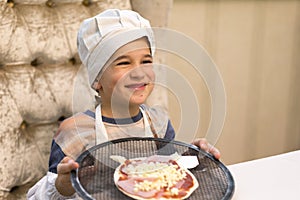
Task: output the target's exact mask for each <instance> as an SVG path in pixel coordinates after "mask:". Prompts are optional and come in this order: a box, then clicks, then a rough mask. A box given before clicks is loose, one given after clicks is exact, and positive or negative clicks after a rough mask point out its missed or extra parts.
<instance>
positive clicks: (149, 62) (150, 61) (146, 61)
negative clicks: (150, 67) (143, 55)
mask: <svg viewBox="0 0 300 200" xmlns="http://www.w3.org/2000/svg"><path fill="white" fill-rule="evenodd" d="M152 63H153V61H152V60H150V59H149V60H143V62H142V64H152Z"/></svg>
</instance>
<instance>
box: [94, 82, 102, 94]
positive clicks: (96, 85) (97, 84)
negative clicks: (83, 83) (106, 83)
mask: <svg viewBox="0 0 300 200" xmlns="http://www.w3.org/2000/svg"><path fill="white" fill-rule="evenodd" d="M92 88H93V89H94V90H96V91H97V92H98V93H99V90H100V89H101V88H102V85H101V83H100V81H99V80H97V79H96V80H95V81H94V83H93V85H92Z"/></svg>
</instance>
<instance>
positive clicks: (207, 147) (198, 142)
mask: <svg viewBox="0 0 300 200" xmlns="http://www.w3.org/2000/svg"><path fill="white" fill-rule="evenodd" d="M192 144H194V145H196V146H198V147H199V148H200V149H202V150H204V151H206V152H208V153H210V154H212V155H213V156H214V157H215V158H216V159H220V157H221V153H220V151H219V150H218V149H217V148H215V147H214V146H212V145H211V144H209V143H208V142H207V140H206V139H205V138H197V139H195V140H194V141H193V142H192Z"/></svg>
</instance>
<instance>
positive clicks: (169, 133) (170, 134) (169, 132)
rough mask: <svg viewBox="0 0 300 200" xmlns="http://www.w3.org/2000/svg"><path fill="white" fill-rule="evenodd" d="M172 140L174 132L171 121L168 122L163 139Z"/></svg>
mask: <svg viewBox="0 0 300 200" xmlns="http://www.w3.org/2000/svg"><path fill="white" fill-rule="evenodd" d="M174 138H175V131H174V128H173V126H172V124H171V121H170V120H169V121H168V127H167V131H166V134H165V137H164V139H167V140H174Z"/></svg>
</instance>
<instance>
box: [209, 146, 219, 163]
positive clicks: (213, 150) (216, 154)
mask: <svg viewBox="0 0 300 200" xmlns="http://www.w3.org/2000/svg"><path fill="white" fill-rule="evenodd" d="M208 146H209V147H208V152H209V153H211V154H212V155H213V156H214V157H215V158H216V159H220V157H221V153H220V151H219V150H218V149H217V148H215V147H214V146H212V145H210V144H209V145H208Z"/></svg>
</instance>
